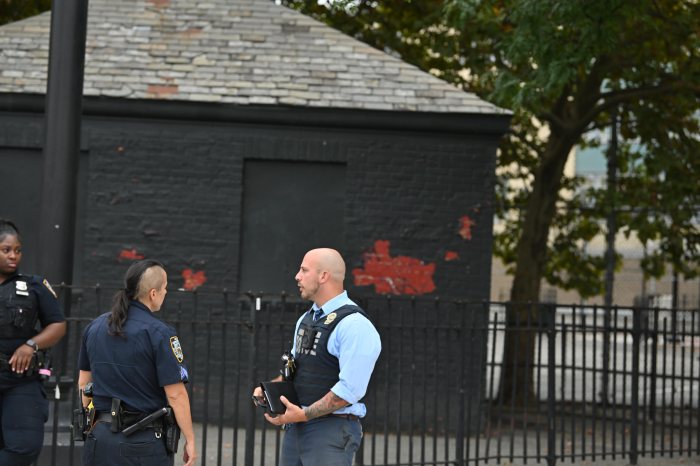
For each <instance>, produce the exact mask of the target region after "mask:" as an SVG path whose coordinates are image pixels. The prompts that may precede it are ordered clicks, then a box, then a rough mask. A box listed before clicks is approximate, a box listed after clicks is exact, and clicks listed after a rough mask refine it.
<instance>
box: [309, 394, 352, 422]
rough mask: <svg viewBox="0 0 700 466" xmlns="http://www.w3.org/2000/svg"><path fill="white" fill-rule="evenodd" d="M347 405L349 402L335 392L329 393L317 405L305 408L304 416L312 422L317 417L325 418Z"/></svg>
mask: <svg viewBox="0 0 700 466" xmlns="http://www.w3.org/2000/svg"><path fill="white" fill-rule="evenodd" d="M347 405H348V402H347V401H345V400H344V399H342V398H341V397H339V396H338V395H336V394H335V393H333V392H328V394H327V395H326V396H324V397H323V398H321V399H320V400H318V401H317V402H316V403H314V404H312V405H311V406H307V407H306V408H304V414H305V415H306V419H308V420H311V419H315V418H317V417H321V416H325V415H326V414H330V413H332V412H333V411H336V410H338V409H340V408H342V407H343V406H347Z"/></svg>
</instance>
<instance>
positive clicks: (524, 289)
mask: <svg viewBox="0 0 700 466" xmlns="http://www.w3.org/2000/svg"><path fill="white" fill-rule="evenodd" d="M576 140H577V136H574V135H572V134H567V133H563V132H559V131H552V134H551V135H550V137H549V141H548V142H547V146H546V148H545V151H544V153H543V155H542V161H541V163H540V165H539V167H538V169H537V171H536V172H535V177H534V180H533V183H532V193H531V194H530V197H529V198H528V202H527V208H526V210H525V217H524V221H523V228H522V233H521V236H520V240H519V242H518V246H517V262H516V269H515V276H514V279H513V286H512V288H511V294H510V304H509V306H508V308H507V310H506V319H507V326H506V335H505V341H504V348H503V367H502V370H501V379H500V387H499V400H502V402H503V403H504V404H509V405H511V406H514V407H523V406H533V404H534V403H535V402H536V398H535V392H534V389H533V387H534V384H533V377H532V374H533V370H532V369H533V362H534V356H535V342H536V337H537V331H538V328H539V329H544V322H543V323H541V324H540V310H541V309H540V307H538V306H539V305H538V304H537V303H538V301H539V293H540V282H541V280H542V276H543V274H544V267H545V263H546V259H547V238H548V235H549V229H550V226H551V224H552V220H553V218H554V215H555V213H556V202H557V199H558V193H559V190H560V188H561V182H562V177H563V175H564V166H565V165H566V161H567V159H568V157H569V152H570V151H571V148H572V147H573V145H574V143H575V141H576Z"/></svg>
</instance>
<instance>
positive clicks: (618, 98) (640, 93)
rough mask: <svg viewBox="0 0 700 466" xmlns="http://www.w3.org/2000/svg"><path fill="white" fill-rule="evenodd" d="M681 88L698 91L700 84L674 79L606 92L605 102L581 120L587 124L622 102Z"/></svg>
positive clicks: (668, 92) (667, 92)
mask: <svg viewBox="0 0 700 466" xmlns="http://www.w3.org/2000/svg"><path fill="white" fill-rule="evenodd" d="M679 90H690V91H694V92H698V91H700V86H698V85H693V84H690V83H687V82H684V81H674V82H670V83H667V84H662V85H659V86H648V87H637V88H634V89H621V90H618V91H611V92H606V93H603V94H601V95H600V97H601V99H603V102H602V103H600V104H598V105H596V106H594V107H593V108H591V109H590V110H589V111H588V112H587V113H586V114H584V115H583V116H582V118H581V119H580V121H581V122H582V123H583V124H586V125H587V124H588V123H587V122H589V121H592V120H593V119H594V118H595V116H596V115H598V114H599V113H601V112H604V111H606V110H610V109H611V108H613V107H615V106H617V105H619V104H621V103H625V102H629V101H633V100H634V101H636V100H640V99H642V98H644V97H651V96H658V95H663V94H670V93H671V92H675V91H679Z"/></svg>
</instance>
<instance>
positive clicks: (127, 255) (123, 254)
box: [119, 249, 144, 261]
mask: <svg viewBox="0 0 700 466" xmlns="http://www.w3.org/2000/svg"><path fill="white" fill-rule="evenodd" d="M143 257H144V256H143V254H141V253H140V252H138V251H137V250H136V249H122V250H121V251H120V252H119V260H129V261H135V260H141V259H143Z"/></svg>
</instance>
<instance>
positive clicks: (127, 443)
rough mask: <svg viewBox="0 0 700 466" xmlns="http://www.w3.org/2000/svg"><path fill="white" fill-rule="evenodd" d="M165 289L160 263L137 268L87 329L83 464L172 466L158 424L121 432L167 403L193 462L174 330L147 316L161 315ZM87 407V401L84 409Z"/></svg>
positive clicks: (179, 351) (183, 374) (192, 442)
mask: <svg viewBox="0 0 700 466" xmlns="http://www.w3.org/2000/svg"><path fill="white" fill-rule="evenodd" d="M167 285H168V277H167V275H166V273H165V270H164V268H163V265H162V264H161V263H159V262H158V261H155V260H142V261H139V262H135V263H134V264H132V265H131V266H130V267H129V269H128V270H127V271H126V275H125V276H124V288H123V289H122V290H120V291H119V292H117V294H116V295H115V297H114V303H113V304H112V310H111V312H109V313H106V314H103V315H101V316H99V317H98V318H96V319H95V320H93V321H92V322H91V323H90V324H89V325H88V326H87V327H86V328H85V332H84V333H83V340H82V346H81V348H80V355H79V357H78V368H79V369H80V375H79V378H78V385H79V387H80V389H84V388H85V385H86V384H87V383H88V382H93V399H92V402H93V404H94V408H95V410H96V414H95V417H94V423H93V425H92V429H91V431H90V433H89V434H88V436H87V439H86V440H85V447H84V449H83V464H84V465H86V466H87V465H95V466H112V465H113V466H128V465H139V466H166V465H168V466H170V465H172V464H173V461H174V458H173V456H174V455H173V454H171V453H169V452H168V451H167V449H166V445H165V442H164V439H163V438H161V437H162V431H161V428H160V427H162V424H157V423H156V424H153V423H150V424H149V425H148V426H146V427H145V428H143V429H140V430H138V431H136V432H135V433H133V434H130V435H128V436H127V435H126V434H124V433H123V432H122V431H123V430H124V428H126V427H128V426H129V425H131V424H134V423H135V422H137V421H138V420H139V419H141V418H143V417H145V416H146V415H148V414H151V413H153V412H156V411H158V410H159V409H162V408H163V407H164V406H165V405H168V404H169V405H170V406H171V407H172V410H173V412H174V414H175V419H176V420H177V424H178V425H179V426H180V428H181V429H182V434H183V435H184V437H185V451H184V455H183V459H184V461H185V464H186V465H187V466H190V465H193V464H194V461H195V457H196V453H195V440H194V430H193V428H192V418H191V415H190V402H189V397H188V395H187V391H186V390H185V385H184V383H185V382H187V369H186V368H185V366H184V364H183V359H184V357H183V354H182V348H181V347H180V342H179V340H178V338H177V336H176V335H175V332H174V330H173V329H172V328H171V327H170V326H169V325H167V324H165V323H163V322H162V321H160V320H159V319H157V318H156V317H155V316H154V315H153V314H152V313H153V312H157V311H158V310H160V307H161V305H162V304H163V300H164V299H165V294H166V293H167V290H166V287H167ZM87 401H88V400H86V399H84V400H83V405H87ZM120 408H121V409H120ZM122 409H123V411H122ZM161 422H162V420H161Z"/></svg>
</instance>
